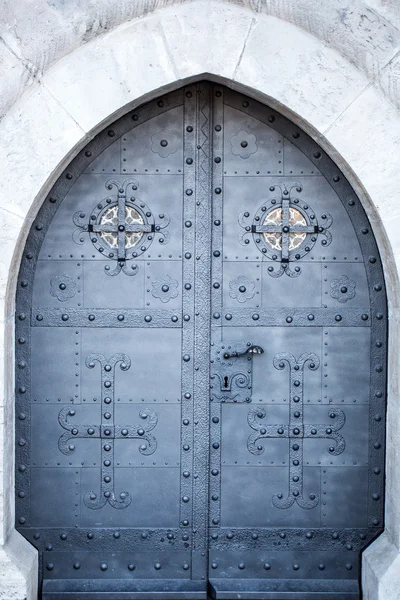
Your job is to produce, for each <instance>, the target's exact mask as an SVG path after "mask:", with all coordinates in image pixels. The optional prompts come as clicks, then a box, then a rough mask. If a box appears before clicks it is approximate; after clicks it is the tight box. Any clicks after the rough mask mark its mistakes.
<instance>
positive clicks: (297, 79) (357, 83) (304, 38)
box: [235, 17, 368, 131]
mask: <svg viewBox="0 0 400 600" xmlns="http://www.w3.org/2000/svg"><path fill="white" fill-rule="evenodd" d="M235 80H237V81H240V82H241V83H244V84H245V85H248V86H249V87H251V88H254V89H256V90H259V91H261V92H262V93H264V94H265V95H266V96H270V97H272V98H274V99H275V100H277V101H278V102H280V103H281V104H283V105H284V106H287V107H288V108H290V109H291V110H293V111H294V112H295V113H297V114H301V116H302V118H303V119H306V120H307V121H308V122H309V123H311V124H312V125H313V126H314V127H315V128H316V129H317V130H318V131H324V130H325V129H326V128H327V127H329V125H330V124H331V123H332V122H333V121H334V120H335V119H336V118H337V117H338V116H339V115H340V114H341V113H342V112H343V111H344V110H345V109H346V108H347V106H348V105H349V104H350V103H351V102H352V101H353V100H354V99H355V98H356V96H357V95H358V94H360V93H361V91H362V90H363V89H364V88H365V87H366V86H367V84H368V80H367V78H366V76H365V75H364V74H362V73H360V72H359V71H357V69H356V68H355V67H354V68H353V67H351V65H349V64H348V63H347V62H346V61H345V60H344V59H343V57H341V56H340V55H339V54H338V53H336V52H334V51H332V50H330V49H328V48H326V47H324V46H321V44H320V43H319V42H318V41H317V40H316V39H315V38H313V37H312V36H311V35H309V34H307V33H305V32H304V31H302V30H300V29H297V28H296V27H290V26H289V27H288V25H287V24H285V23H284V22H283V21H281V20H279V19H276V18H274V17H264V19H263V20H260V21H259V22H258V23H257V24H255V25H254V27H253V28H252V30H251V32H250V34H249V37H248V39H247V42H246V46H245V48H244V51H243V55H242V58H241V61H240V64H239V65H238V68H237V71H236V75H235Z"/></svg>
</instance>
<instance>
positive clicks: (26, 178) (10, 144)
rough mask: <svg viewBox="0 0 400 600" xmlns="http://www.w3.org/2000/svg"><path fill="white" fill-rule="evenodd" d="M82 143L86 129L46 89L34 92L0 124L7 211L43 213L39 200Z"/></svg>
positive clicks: (0, 171)
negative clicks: (39, 207)
mask: <svg viewBox="0 0 400 600" xmlns="http://www.w3.org/2000/svg"><path fill="white" fill-rule="evenodd" d="M82 139H84V134H83V131H82V130H81V128H80V127H79V126H78V125H77V124H76V122H75V121H74V119H73V118H72V117H71V116H70V115H69V114H68V113H67V112H66V111H65V109H64V108H62V106H61V105H60V104H59V103H58V102H57V100H55V99H54V98H53V97H52V96H51V94H50V93H49V92H48V91H47V90H46V89H45V88H43V86H41V85H39V84H36V85H35V86H33V87H32V88H31V89H30V90H28V91H27V92H26V93H25V94H24V97H23V98H21V100H20V101H19V102H18V103H17V104H16V105H15V106H14V107H13V109H12V110H10V111H9V112H8V113H7V115H6V116H5V117H4V118H3V120H2V121H1V123H0V179H1V182H2V186H1V198H2V202H1V206H2V207H4V208H5V209H6V210H8V211H9V212H11V213H15V214H16V215H19V216H22V217H25V216H26V214H27V213H28V211H29V210H31V211H35V210H37V208H38V202H39V199H38V200H37V202H36V204H35V202H33V199H36V197H37V195H38V194H39V192H41V191H47V190H46V184H47V186H48V187H50V185H51V183H52V181H51V179H52V178H53V179H56V175H57V174H58V172H59V171H58V172H56V169H57V168H60V169H61V168H62V167H63V166H66V164H68V162H69V158H68V155H69V156H71V154H70V153H71V150H72V149H73V148H74V147H75V146H76V145H77V144H78V143H79V142H80V141H81V140H82ZM41 201H43V197H42V196H41V197H40V202H41ZM13 236H14V239H16V232H15V231H14V232H13Z"/></svg>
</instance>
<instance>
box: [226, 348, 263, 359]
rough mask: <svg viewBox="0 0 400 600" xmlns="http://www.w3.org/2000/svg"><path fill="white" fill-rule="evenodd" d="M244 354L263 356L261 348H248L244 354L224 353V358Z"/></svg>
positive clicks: (242, 354)
mask: <svg viewBox="0 0 400 600" xmlns="http://www.w3.org/2000/svg"><path fill="white" fill-rule="evenodd" d="M245 354H264V350H263V348H261V346H249V347H248V348H247V349H246V350H245V351H244V352H236V351H235V352H225V353H224V358H225V359H228V358H236V357H237V356H244V355H245Z"/></svg>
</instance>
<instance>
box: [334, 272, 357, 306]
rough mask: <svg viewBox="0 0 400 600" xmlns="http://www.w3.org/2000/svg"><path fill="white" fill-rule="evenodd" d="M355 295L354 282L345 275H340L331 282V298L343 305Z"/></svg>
mask: <svg viewBox="0 0 400 600" xmlns="http://www.w3.org/2000/svg"><path fill="white" fill-rule="evenodd" d="M355 295H356V282H355V281H352V280H351V279H349V278H348V277H347V275H341V276H340V277H338V279H334V280H333V281H332V282H331V297H332V298H334V299H335V300H337V301H338V302H341V303H342V304H344V303H345V302H347V300H351V299H352V298H354V297H355Z"/></svg>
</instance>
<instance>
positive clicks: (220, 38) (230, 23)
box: [161, 1, 254, 79]
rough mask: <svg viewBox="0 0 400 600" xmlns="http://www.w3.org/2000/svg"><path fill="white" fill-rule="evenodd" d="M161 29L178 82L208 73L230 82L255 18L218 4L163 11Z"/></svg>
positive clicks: (200, 4) (189, 5) (247, 13)
mask: <svg viewBox="0 0 400 600" xmlns="http://www.w3.org/2000/svg"><path fill="white" fill-rule="evenodd" d="M162 14H163V16H162V20H161V22H162V27H163V30H164V32H165V38H166V40H167V45H168V49H169V52H170V55H171V57H172V60H173V63H174V66H175V70H176V75H177V78H178V79H184V78H186V77H191V76H193V75H198V74H202V73H206V74H207V73H210V74H211V75H218V76H219V77H226V78H227V79H233V77H234V74H235V70H236V67H237V65H238V62H239V59H240V56H241V53H242V51H243V48H244V44H245V41H246V38H247V36H248V33H249V30H250V27H251V24H252V21H253V19H254V15H253V14H252V12H251V11H249V10H244V9H243V8H240V7H238V6H234V5H229V4H226V3H220V2H202V1H200V2H195V3H188V4H186V5H184V6H181V5H179V6H176V7H171V8H170V9H169V10H165V11H163V13H162Z"/></svg>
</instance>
